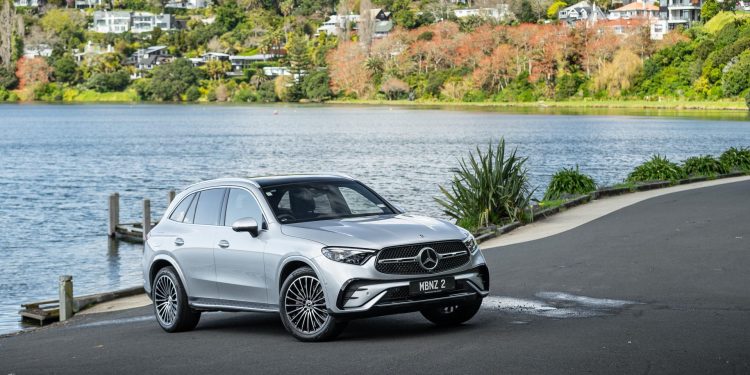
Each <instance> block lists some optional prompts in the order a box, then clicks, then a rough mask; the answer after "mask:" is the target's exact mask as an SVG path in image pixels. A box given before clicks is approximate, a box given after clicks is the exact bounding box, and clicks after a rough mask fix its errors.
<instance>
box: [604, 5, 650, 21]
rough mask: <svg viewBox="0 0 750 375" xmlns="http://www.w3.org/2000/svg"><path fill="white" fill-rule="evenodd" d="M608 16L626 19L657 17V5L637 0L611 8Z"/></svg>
mask: <svg viewBox="0 0 750 375" xmlns="http://www.w3.org/2000/svg"><path fill="white" fill-rule="evenodd" d="M608 18H609V19H626V20H627V19H631V18H647V19H651V18H659V7H658V6H656V5H653V4H646V3H644V2H640V1H638V2H634V3H630V4H628V5H625V6H622V7H619V8H617V9H613V10H611V11H610V12H609V17H608Z"/></svg>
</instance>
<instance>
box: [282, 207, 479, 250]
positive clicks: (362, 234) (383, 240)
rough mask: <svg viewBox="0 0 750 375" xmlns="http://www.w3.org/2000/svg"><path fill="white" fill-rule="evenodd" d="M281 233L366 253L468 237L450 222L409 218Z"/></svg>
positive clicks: (294, 227)
mask: <svg viewBox="0 0 750 375" xmlns="http://www.w3.org/2000/svg"><path fill="white" fill-rule="evenodd" d="M281 231H282V232H283V233H284V234H286V235H287V236H292V237H299V238H304V239H307V240H311V241H316V242H320V243H322V244H324V245H326V246H346V247H359V248H365V249H382V248H384V247H389V246H396V245H407V244H414V243H422V242H434V241H447V240H462V239H464V238H465V237H466V232H464V231H463V230H462V229H460V228H459V227H457V226H455V225H453V224H451V223H449V222H447V221H444V220H439V219H433V218H431V217H427V216H417V215H410V214H400V215H382V216H367V217H358V218H348V219H335V220H320V221H308V222H304V223H295V224H285V225H282V226H281Z"/></svg>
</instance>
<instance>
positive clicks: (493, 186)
mask: <svg viewBox="0 0 750 375" xmlns="http://www.w3.org/2000/svg"><path fill="white" fill-rule="evenodd" d="M516 151H517V150H516V149H514V150H513V151H512V152H510V153H507V154H506V151H505V141H504V140H503V139H501V140H500V142H499V143H498V144H497V146H493V145H492V144H490V146H489V147H488V149H487V151H484V152H483V151H482V150H480V149H479V148H477V150H476V153H474V152H470V153H469V157H468V159H461V160H460V161H459V168H458V169H456V170H455V174H454V177H453V179H452V181H451V185H450V186H449V187H448V188H444V187H443V186H440V190H441V192H442V194H443V197H438V198H435V200H436V201H437V202H438V203H439V204H440V205H441V206H442V207H443V210H444V213H445V214H446V215H448V216H449V217H452V218H453V219H455V220H456V223H457V224H458V225H460V226H462V227H464V228H467V229H469V230H471V231H473V232H477V230H479V229H481V228H487V227H490V226H493V225H496V226H500V225H505V224H508V223H510V222H513V221H521V222H527V221H529V220H530V213H531V212H533V210H535V209H536V208H541V209H550V208H555V207H558V206H561V205H563V204H565V203H567V202H568V201H570V200H571V199H573V198H576V197H579V196H581V195H587V194H590V193H593V192H595V191H597V185H596V183H595V181H594V180H593V179H592V178H591V177H590V176H588V175H586V174H585V173H582V172H581V171H580V170H579V168H578V166H576V167H575V168H562V169H560V170H559V171H557V172H556V173H555V174H554V175H553V177H552V180H551V181H550V184H549V186H548V187H547V191H546V192H545V194H544V197H543V199H542V200H541V201H537V200H536V199H533V198H532V195H533V193H534V191H535V190H536V189H535V188H532V187H531V186H529V183H528V176H527V174H528V172H527V170H526V169H525V168H524V164H525V162H526V158H523V157H519V156H517V155H516ZM732 172H741V173H745V174H747V173H750V148H746V147H739V148H738V147H730V148H729V149H727V150H726V151H724V152H723V153H722V154H721V156H720V157H719V158H715V157H713V156H711V155H701V156H695V157H689V158H687V159H686V160H685V161H683V162H682V163H681V164H677V163H674V162H671V161H669V159H667V157H666V156H662V155H653V156H651V158H650V159H649V160H647V161H646V162H644V163H643V164H641V165H638V166H636V167H635V168H634V169H633V171H632V172H631V173H630V174H628V176H627V178H626V179H625V180H624V181H623V182H621V183H618V184H616V185H613V186H609V187H600V188H599V189H600V190H609V189H613V188H614V189H619V188H626V189H627V190H629V191H636V190H638V188H639V187H640V186H644V185H648V184H649V183H652V182H657V181H659V182H661V181H669V182H671V183H672V184H676V183H678V182H679V181H680V180H683V179H686V178H693V177H707V178H716V177H718V176H721V175H726V174H728V173H732ZM531 201H534V202H537V203H535V204H534V207H531V205H530V203H531Z"/></svg>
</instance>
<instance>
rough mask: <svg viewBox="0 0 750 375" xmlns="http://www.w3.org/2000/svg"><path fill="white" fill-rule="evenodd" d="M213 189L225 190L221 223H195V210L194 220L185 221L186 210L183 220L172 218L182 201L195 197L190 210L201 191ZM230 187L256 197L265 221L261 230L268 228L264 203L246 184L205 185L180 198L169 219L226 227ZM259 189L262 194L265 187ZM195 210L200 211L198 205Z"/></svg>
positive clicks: (183, 222) (220, 217)
mask: <svg viewBox="0 0 750 375" xmlns="http://www.w3.org/2000/svg"><path fill="white" fill-rule="evenodd" d="M211 189H224V190H225V191H224V198H223V199H222V203H221V210H220V213H219V215H220V216H219V225H210V224H195V223H193V222H192V221H195V212H193V220H191V222H190V223H186V222H185V221H184V219H186V218H187V212H185V215H186V216H185V218H183V221H176V220H172V219H171V218H170V217H171V216H172V214H173V213H174V210H176V209H177V207H178V206H179V205H180V204H181V203H182V201H184V200H185V199H188V198H189V197H191V196H192V197H194V198H193V201H191V202H190V205H188V211H190V206H192V205H193V204H195V205H196V206H197V205H198V202H197V200H199V198H200V193H202V192H204V191H206V190H211ZM229 189H242V190H244V191H246V192H247V193H248V194H250V196H251V197H253V199H255V203H256V204H257V205H258V208H259V209H260V214H261V215H263V218H262V219H263V222H262V223H261V230H268V219H267V218H266V212H265V211H266V210H265V209H264V208H263V205H262V204H261V203H260V200H259V199H258V197H257V196H256V195H255V194H253V192H252V191H251V190H250V189H248V188H246V187H244V186H239V185H219V186H207V187H204V188H201V189H198V190H194V191H193V192H191V193H190V194H189V195H188V196H187V197H185V198H182V199H181V200H180V203H178V204H177V205H176V206H175V208H174V209H172V211H171V212H170V213H169V216H168V217H167V218H168V219H169V220H171V221H173V222H175V223H180V224H189V225H203V226H210V227H214V226H218V227H226V225H225V224H226V223H224V221H225V220H226V209H227V204H228V201H229ZM259 190H260V192H261V194H263V189H262V188H259ZM195 211H198V210H197V207H196V210H195ZM272 211H273V210H272ZM271 214H272V215H273V214H274V213H273V212H271ZM274 218H275V216H274ZM277 222H278V220H277Z"/></svg>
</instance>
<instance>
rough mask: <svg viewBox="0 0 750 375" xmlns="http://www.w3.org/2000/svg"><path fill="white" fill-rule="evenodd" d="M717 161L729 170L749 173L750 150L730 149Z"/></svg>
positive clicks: (744, 148)
mask: <svg viewBox="0 0 750 375" xmlns="http://www.w3.org/2000/svg"><path fill="white" fill-rule="evenodd" d="M719 161H721V163H722V164H724V165H725V166H726V167H727V169H729V170H740V171H750V148H746V147H740V148H736V147H730V148H729V149H727V150H726V151H724V152H723V153H722V154H721V156H720V157H719Z"/></svg>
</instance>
